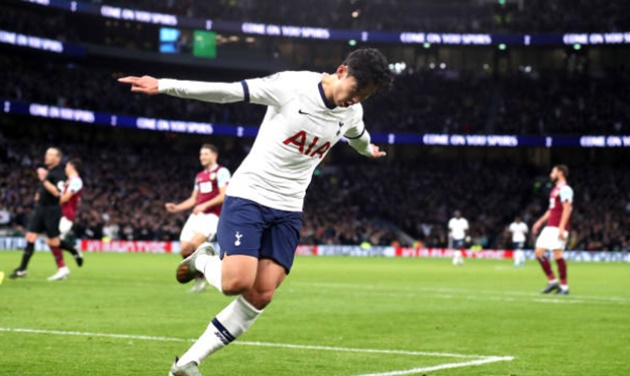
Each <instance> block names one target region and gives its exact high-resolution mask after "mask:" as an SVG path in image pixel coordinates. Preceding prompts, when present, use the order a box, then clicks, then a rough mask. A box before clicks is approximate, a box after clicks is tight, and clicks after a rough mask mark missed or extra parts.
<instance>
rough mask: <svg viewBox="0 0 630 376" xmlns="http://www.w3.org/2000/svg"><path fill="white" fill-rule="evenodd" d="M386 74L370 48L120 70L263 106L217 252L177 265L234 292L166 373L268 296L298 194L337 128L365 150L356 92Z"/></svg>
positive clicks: (183, 275)
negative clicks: (253, 63) (276, 61)
mask: <svg viewBox="0 0 630 376" xmlns="http://www.w3.org/2000/svg"><path fill="white" fill-rule="evenodd" d="M391 80H392V75H391V72H390V70H389V68H388V63H387V59H386V58H385V56H383V54H381V53H380V52H379V51H378V50H376V49H360V50H356V51H354V52H352V53H351V54H350V55H348V57H347V58H346V60H345V61H344V62H343V63H342V65H340V66H339V67H338V68H337V70H336V72H335V73H333V74H322V73H314V72H282V73H279V74H275V75H272V76H269V77H266V78H261V79H251V80H245V81H242V82H238V83H208V82H194V81H177V80H165V79H162V80H157V79H155V78H153V77H148V76H144V77H125V78H122V79H120V81H121V82H123V83H127V84H131V85H132V89H131V90H132V91H133V92H138V93H145V94H158V93H164V94H168V95H172V96H177V97H182V98H193V99H199V100H203V101H208V102H216V103H231V102H239V101H245V102H251V103H256V104H262V105H265V106H267V113H266V115H265V118H264V119H263V121H262V124H261V126H260V130H259V133H258V136H257V137H256V140H255V142H254V145H253V147H252V149H251V151H250V153H249V155H248V156H247V157H246V158H245V160H244V161H243V163H242V164H241V166H240V167H239V168H238V169H237V170H236V172H235V173H234V175H233V177H232V180H231V181H230V184H229V185H228V188H227V191H226V198H225V202H224V204H223V209H222V213H221V217H220V219H219V227H218V230H217V239H218V241H219V246H220V248H221V249H220V251H221V257H222V260H221V259H219V257H218V256H212V255H211V250H210V249H209V247H200V248H199V249H198V250H197V251H195V253H193V254H192V255H191V256H190V257H188V258H187V259H186V260H184V261H182V263H181V264H180V266H179V267H178V269H177V279H178V281H180V282H183V283H184V282H188V281H190V280H192V279H194V278H195V277H196V276H197V275H198V274H199V273H203V274H204V275H205V276H206V278H207V279H208V282H209V283H210V285H212V286H214V287H215V288H217V289H218V290H220V291H222V292H223V293H224V294H225V295H234V296H238V297H237V299H236V300H234V301H233V302H232V303H231V304H229V305H228V306H227V307H226V308H224V309H223V310H222V311H221V312H219V314H217V315H216V317H215V318H214V319H212V321H211V322H210V324H209V325H208V328H207V329H206V331H205V332H204V333H203V334H202V335H201V337H200V338H199V339H198V340H197V341H196V342H195V343H194V344H193V346H192V347H191V348H190V349H189V350H188V351H187V352H186V353H185V354H184V355H183V356H182V358H181V359H176V361H175V363H174V364H173V365H172V367H171V370H170V373H169V375H174V376H191V375H201V373H200V372H199V369H198V365H199V364H200V363H201V362H202V361H203V360H204V359H205V358H206V357H208V356H209V355H210V354H212V353H214V352H216V351H217V350H219V349H221V348H223V347H225V346H226V345H227V344H229V343H230V342H232V341H234V340H235V339H236V338H238V336H240V335H241V334H242V333H243V332H245V330H247V329H248V328H249V327H250V326H251V325H252V324H253V323H254V321H255V320H256V318H258V316H259V315H260V314H261V313H262V311H263V309H264V308H265V307H266V306H267V305H268V304H269V303H270V302H271V300H272V298H273V295H274V292H275V290H276V289H277V288H278V287H279V286H280V284H281V283H282V281H283V280H284V278H285V277H286V276H287V274H288V273H289V271H290V269H291V266H292V264H293V258H294V254H295V249H296V247H297V244H298V239H299V231H300V227H301V222H302V220H301V217H302V206H303V202H304V195H305V193H306V188H307V187H308V185H309V183H310V181H311V177H312V174H313V171H314V170H315V168H316V167H317V165H318V164H319V163H320V162H321V161H322V160H323V158H324V157H325V156H326V154H327V153H328V151H329V150H330V148H331V147H332V146H333V145H335V144H336V143H337V142H338V141H339V140H340V139H341V137H344V136H345V137H346V138H347V139H348V142H349V144H350V145H351V146H352V147H353V148H354V149H356V150H357V151H358V152H359V153H361V154H363V155H365V156H367V157H374V158H377V157H383V156H384V155H385V153H384V152H382V151H380V150H379V148H378V146H376V145H373V144H372V143H371V142H370V135H369V133H368V132H367V131H366V129H365V125H364V123H363V109H362V107H361V105H360V104H359V102H361V101H363V100H365V99H367V98H368V97H369V96H370V95H371V94H373V93H374V92H376V91H377V90H378V89H379V88H381V87H386V86H389V85H390V83H391Z"/></svg>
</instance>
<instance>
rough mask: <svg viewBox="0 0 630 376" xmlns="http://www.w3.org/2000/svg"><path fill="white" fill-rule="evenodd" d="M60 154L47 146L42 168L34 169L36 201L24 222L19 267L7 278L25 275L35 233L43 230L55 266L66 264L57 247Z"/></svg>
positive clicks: (59, 211) (57, 150)
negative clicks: (26, 222)
mask: <svg viewBox="0 0 630 376" xmlns="http://www.w3.org/2000/svg"><path fill="white" fill-rule="evenodd" d="M61 157H62V154H61V150H59V148H56V147H51V148H48V150H46V154H45V156H44V164H45V165H46V168H43V167H40V168H38V169H37V177H38V178H39V180H40V181H41V185H40V186H39V190H38V192H37V196H36V200H37V204H36V206H35V210H34V211H33V214H32V215H31V218H30V219H29V221H28V226H27V232H26V248H24V253H23V254H22V262H21V263H20V266H19V267H18V268H16V269H15V270H14V271H13V273H11V275H9V278H12V279H15V278H23V277H26V275H27V270H26V269H27V268H28V263H29V261H30V259H31V257H32V256H33V252H34V251H35V240H37V236H38V234H40V233H42V232H45V233H46V243H47V244H48V246H49V247H50V250H51V251H52V253H53V256H54V257H55V261H56V262H57V267H58V268H64V267H66V266H65V263H64V261H63V254H62V250H61V248H60V247H59V245H60V242H59V221H60V219H61V206H59V196H60V188H59V187H60V186H61V184H63V181H64V179H65V174H64V172H63V170H62V169H61V165H60V163H61ZM66 269H67V267H66ZM68 274H69V271H68ZM66 276H67V275H66Z"/></svg>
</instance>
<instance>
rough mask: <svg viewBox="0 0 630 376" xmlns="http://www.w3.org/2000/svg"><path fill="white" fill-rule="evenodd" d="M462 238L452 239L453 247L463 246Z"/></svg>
mask: <svg viewBox="0 0 630 376" xmlns="http://www.w3.org/2000/svg"><path fill="white" fill-rule="evenodd" d="M464 246H465V244H464V239H459V240H455V239H453V249H460V248H464Z"/></svg>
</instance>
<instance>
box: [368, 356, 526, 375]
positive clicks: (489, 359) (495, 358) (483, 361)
mask: <svg viewBox="0 0 630 376" xmlns="http://www.w3.org/2000/svg"><path fill="white" fill-rule="evenodd" d="M511 360H514V357H512V356H492V357H487V358H484V359H479V360H471V361H469V362H462V363H448V364H440V365H437V366H432V367H423V368H413V369H407V370H402V371H391V372H382V373H366V374H362V375H358V376H402V375H413V374H417V373H421V372H431V371H440V370H443V369H451V368H461V367H472V366H480V365H482V364H488V363H496V362H509V361H511Z"/></svg>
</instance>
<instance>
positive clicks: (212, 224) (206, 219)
mask: <svg viewBox="0 0 630 376" xmlns="http://www.w3.org/2000/svg"><path fill="white" fill-rule="evenodd" d="M218 224H219V217H218V216H217V215H216V214H213V213H207V214H206V213H199V214H191V215H190V217H188V220H187V221H186V224H185V225H184V228H183V229H182V233H181V234H180V235H179V241H182V242H189V241H191V240H192V238H193V236H194V235H195V234H201V235H203V236H205V237H206V238H207V239H208V240H211V239H212V238H213V237H214V234H216V233H217V226H218Z"/></svg>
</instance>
